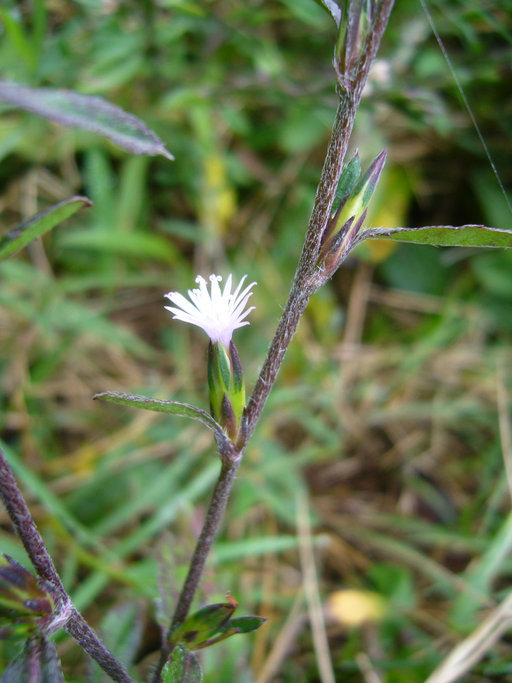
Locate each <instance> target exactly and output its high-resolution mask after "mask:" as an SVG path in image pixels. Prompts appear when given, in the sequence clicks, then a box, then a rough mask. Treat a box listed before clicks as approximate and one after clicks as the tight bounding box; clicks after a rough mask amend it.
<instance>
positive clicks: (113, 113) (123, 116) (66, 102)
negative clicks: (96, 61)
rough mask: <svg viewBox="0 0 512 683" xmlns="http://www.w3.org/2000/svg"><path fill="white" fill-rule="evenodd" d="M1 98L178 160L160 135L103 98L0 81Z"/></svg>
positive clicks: (134, 151)
mask: <svg viewBox="0 0 512 683" xmlns="http://www.w3.org/2000/svg"><path fill="white" fill-rule="evenodd" d="M0 101H1V102H7V103H8V104H12V105H14V106H15V107H19V108H20V109H24V110H25V111H29V112H32V113H33V114H38V115H39V116H43V117H44V118H46V119H50V121H56V122H57V123H60V124H62V125H64V126H72V127H73V128H82V129H84V130H90V131H92V132H93V133H97V134H98V135H103V136H104V137H106V138H108V139H109V140H112V142H114V143H115V144H116V145H119V146H120V147H122V148H123V149H126V150H127V151H128V152H131V153H132V154H148V155H150V156H155V155H158V154H160V155H162V156H164V157H166V158H167V159H171V160H172V159H174V157H173V155H172V154H171V153H170V152H169V151H168V150H167V149H166V148H165V145H164V143H163V142H162V141H161V140H160V138H159V137H158V136H157V135H155V133H154V132H153V131H152V130H150V129H149V128H148V127H147V126H146V125H145V124H144V123H142V121H141V120H140V119H138V118H137V117H135V116H133V115H132V114H128V113H127V112H125V111H123V109H121V108H120V107H116V106H114V105H113V104H110V103H109V102H107V101H106V100H104V99H102V98H101V97H95V96H92V95H81V94H79V93H76V92H73V91H71V90H53V89H52V88H29V87H27V86H24V85H20V84H19V83H9V82H7V81H0Z"/></svg>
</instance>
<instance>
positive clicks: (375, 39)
mask: <svg viewBox="0 0 512 683" xmlns="http://www.w3.org/2000/svg"><path fill="white" fill-rule="evenodd" d="M393 3H394V0H382V1H381V2H380V3H379V4H378V6H377V8H376V15H375V21H374V25H373V30H371V31H369V32H368V34H367V37H366V40H365V44H364V46H363V49H362V51H361V55H362V56H361V58H360V60H359V62H358V63H357V64H356V68H355V70H354V73H353V74H342V78H343V82H344V83H350V86H351V87H350V88H347V87H341V86H340V88H339V95H340V101H339V104H338V109H337V111H336V119H335V121H334V126H333V131H332V135H331V139H330V141H329V146H328V148H327V155H326V157H325V162H324V166H323V169H322V174H321V177H320V182H319V184H318V188H317V191H316V196H315V203H314V206H313V211H312V213H311V218H310V220H309V225H308V228H307V232H306V237H305V240H304V246H303V248H302V253H301V256H300V259H299V263H298V266H297V270H296V273H295V277H294V281H293V285H292V288H291V290H290V294H289V297H288V302H287V304H286V306H285V309H284V311H283V314H282V316H281V320H280V321H279V325H278V327H277V330H276V333H275V335H274V338H273V340H272V342H271V344H270V347H269V350H268V352H267V357H266V358H265V361H264V363H263V367H262V368H261V371H260V374H259V376H258V379H257V381H256V384H255V386H254V389H253V392H252V394H251V397H250V399H249V403H248V406H247V421H248V429H247V433H246V439H245V443H244V446H245V445H246V444H247V441H248V439H249V438H250V436H251V434H252V432H253V431H254V429H255V427H256V424H257V422H258V420H259V417H260V415H261V411H262V410H263V406H264V405H265V402H266V400H267V398H268V395H269V394H270V390H271V389H272V386H273V384H274V382H275V380H276V377H277V374H278V372H279V368H280V367H281V363H282V362H283V359H284V356H285V353H286V350H287V348H288V345H289V344H290V341H291V340H292V337H293V335H294V334H295V331H296V329H297V327H298V325H299V322H300V319H301V317H302V314H303V313H304V311H305V309H306V306H307V304H308V301H309V298H310V296H311V294H312V293H313V292H314V291H316V289H318V288H319V287H320V286H321V285H322V284H324V282H325V279H323V278H322V275H321V273H319V272H317V259H318V253H319V250H320V246H321V242H322V235H323V233H324V230H325V227H326V225H327V221H328V219H329V216H330V212H331V206H332V203H333V200H334V196H335V194H336V188H337V187H338V181H339V179H340V174H341V170H342V165H343V159H344V158H345V154H346V151H347V147H348V143H349V140H350V135H351V133H352V128H353V125H354V119H355V116H356V113H357V110H358V108H359V104H360V101H361V95H362V92H363V88H364V86H365V84H366V81H367V80H368V74H369V73H370V68H371V65H372V62H373V60H374V58H375V56H376V54H377V50H378V48H379V45H380V41H381V39H382V36H383V34H384V31H385V28H386V25H387V22H388V19H389V15H390V13H391V9H392V7H393Z"/></svg>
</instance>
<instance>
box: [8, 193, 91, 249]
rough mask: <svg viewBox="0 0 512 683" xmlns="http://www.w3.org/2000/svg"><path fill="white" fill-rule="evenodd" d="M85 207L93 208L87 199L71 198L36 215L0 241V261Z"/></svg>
mask: <svg viewBox="0 0 512 683" xmlns="http://www.w3.org/2000/svg"><path fill="white" fill-rule="evenodd" d="M84 206H92V202H91V200H90V199H87V197H78V196H76V197H70V198H69V199H64V200H63V201H62V202H59V203H58V204H54V205H53V206H49V207H48V208H47V209H45V210H44V211H41V213H38V214H36V215H35V216H33V217H32V218H30V219H29V220H28V221H26V222H25V223H21V225H18V226H17V227H16V228H14V230H11V232H9V233H7V235H5V236H4V237H2V238H1V239H0V259H3V258H6V257H7V256H10V255H11V254H14V253H15V252H16V251H18V250H19V249H21V248H22V247H24V246H26V245H27V244H28V243H29V242H32V240H35V239H36V237H40V236H41V235H44V233H45V232H48V230H51V229H52V228H54V227H55V226H56V225H58V224H59V223H62V221H65V220H66V218H69V217H70V216H72V215H73V214H74V213H76V212H77V211H78V210H79V209H81V208H82V207H84Z"/></svg>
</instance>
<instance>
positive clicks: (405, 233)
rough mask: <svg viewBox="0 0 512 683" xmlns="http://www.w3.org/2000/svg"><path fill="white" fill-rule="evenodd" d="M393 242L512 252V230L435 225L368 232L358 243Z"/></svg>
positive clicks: (370, 230)
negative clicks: (496, 249)
mask: <svg viewBox="0 0 512 683" xmlns="http://www.w3.org/2000/svg"><path fill="white" fill-rule="evenodd" d="M368 239H390V240H395V241H397V242H412V243H413V244H430V245H431V246H434V247H504V248H507V249H510V248H512V229H510V230H502V229H499V228H488V227H487V226H485V225H457V226H454V225H433V226H428V227H423V228H368V229H367V230H363V231H362V232H360V233H359V235H358V241H359V242H362V241H363V240H368Z"/></svg>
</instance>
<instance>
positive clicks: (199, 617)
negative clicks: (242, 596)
mask: <svg viewBox="0 0 512 683" xmlns="http://www.w3.org/2000/svg"><path fill="white" fill-rule="evenodd" d="M237 607H238V602H237V601H236V600H235V599H234V598H233V597H232V596H230V595H228V596H227V602H219V603H215V604H212V605H207V606H206V607H203V608H202V609H200V610H198V611H197V612H194V614H191V615H190V616H189V617H188V619H187V620H186V621H185V623H184V624H182V625H181V626H180V627H179V628H178V629H177V630H176V631H174V633H172V634H171V637H170V639H169V640H170V642H171V643H172V644H181V645H184V646H185V647H186V648H187V649H188V650H191V651H192V650H202V649H203V648H205V647H210V645H214V644H215V643H218V642H220V641H221V640H225V639H226V638H229V637H231V636H234V635H236V634H237V633H250V632H251V631H255V630H256V629H257V628H259V627H260V626H261V625H262V624H263V623H264V622H265V621H266V619H265V618H264V617H254V616H247V617H239V618H237V619H231V616H232V615H233V613H234V612H235V610H236V608H237Z"/></svg>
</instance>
